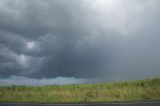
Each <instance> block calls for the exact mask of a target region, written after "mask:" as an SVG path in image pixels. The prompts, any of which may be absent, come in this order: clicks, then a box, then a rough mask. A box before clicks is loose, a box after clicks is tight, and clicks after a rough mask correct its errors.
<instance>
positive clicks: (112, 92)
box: [0, 78, 160, 102]
mask: <svg viewBox="0 0 160 106" xmlns="http://www.w3.org/2000/svg"><path fill="white" fill-rule="evenodd" d="M134 100H160V78H154V79H146V80H137V81H128V82H126V81H125V82H115V83H97V84H81V85H78V84H75V85H61V86H60V85H51V86H41V87H34V86H15V85H13V86H3V87H0V102H113V101H134Z"/></svg>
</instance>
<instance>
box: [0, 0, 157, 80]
mask: <svg viewBox="0 0 160 106" xmlns="http://www.w3.org/2000/svg"><path fill="white" fill-rule="evenodd" d="M159 10H160V1H159V0H134V1H131V0H32V1H30V0H0V77H2V78H8V77H12V76H13V75H15V76H24V77H30V78H34V79H37V78H38V79H41V78H47V79H48V78H56V77H60V76H62V77H71V78H72V77H74V78H84V79H88V78H91V79H93V78H95V79H96V78H98V79H101V78H102V79H105V80H128V79H140V78H147V77H154V76H159V75H160V47H159V46H160V42H159V41H160V30H159V29H160V15H159Z"/></svg>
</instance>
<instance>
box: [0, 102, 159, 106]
mask: <svg viewBox="0 0 160 106" xmlns="http://www.w3.org/2000/svg"><path fill="white" fill-rule="evenodd" d="M0 106H160V102H133V103H82V104H72V103H70V104H69V103H68V104H52V103H0Z"/></svg>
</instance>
